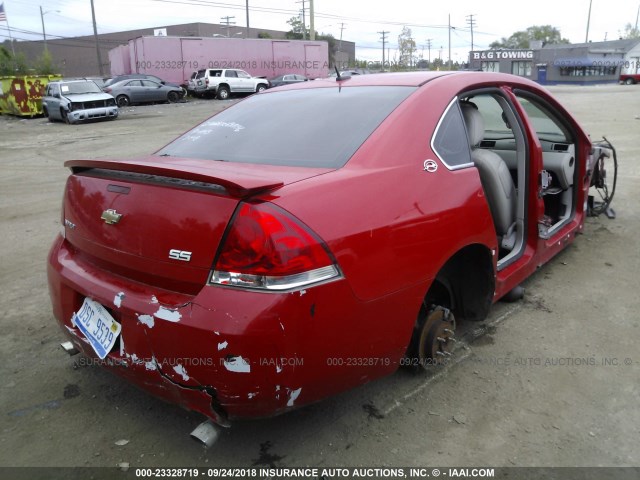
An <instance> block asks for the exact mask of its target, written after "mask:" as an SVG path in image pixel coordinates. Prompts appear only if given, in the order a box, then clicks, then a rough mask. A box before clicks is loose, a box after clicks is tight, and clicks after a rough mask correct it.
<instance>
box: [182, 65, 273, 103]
mask: <svg viewBox="0 0 640 480" xmlns="http://www.w3.org/2000/svg"><path fill="white" fill-rule="evenodd" d="M193 81H194V83H195V85H194V91H195V93H196V94H197V95H204V94H207V93H211V94H213V95H215V96H216V97H217V98H219V99H220V100H226V99H227V98H229V95H230V94H232V93H257V92H261V91H263V90H265V89H267V88H268V87H269V81H268V80H267V79H265V78H256V77H252V76H251V75H249V74H248V73H247V72H245V71H244V70H236V69H220V68H206V69H203V70H198V73H197V75H196V77H195V79H194V80H193Z"/></svg>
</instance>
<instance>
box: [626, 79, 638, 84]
mask: <svg viewBox="0 0 640 480" xmlns="http://www.w3.org/2000/svg"><path fill="white" fill-rule="evenodd" d="M634 83H636V82H634V81H633V78H627V79H626V80H625V81H624V84H625V85H633V84H634Z"/></svg>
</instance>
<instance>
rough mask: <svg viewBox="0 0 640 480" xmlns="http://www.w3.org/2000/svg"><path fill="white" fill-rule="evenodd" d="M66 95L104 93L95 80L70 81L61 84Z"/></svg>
mask: <svg viewBox="0 0 640 480" xmlns="http://www.w3.org/2000/svg"><path fill="white" fill-rule="evenodd" d="M60 89H61V90H62V93H63V94H64V95H80V94H83V93H102V90H100V87H98V85H96V84H95V82H91V81H87V82H69V83H63V84H61V85H60Z"/></svg>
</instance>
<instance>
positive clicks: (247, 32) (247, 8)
mask: <svg viewBox="0 0 640 480" xmlns="http://www.w3.org/2000/svg"><path fill="white" fill-rule="evenodd" d="M246 3H247V7H246V10H247V30H246V31H245V32H244V38H249V0H247V2H246Z"/></svg>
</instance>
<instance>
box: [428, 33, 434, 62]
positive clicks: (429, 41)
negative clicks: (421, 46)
mask: <svg viewBox="0 0 640 480" xmlns="http://www.w3.org/2000/svg"><path fill="white" fill-rule="evenodd" d="M432 40H433V39H432V38H427V48H428V49H429V68H431V41H432Z"/></svg>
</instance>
